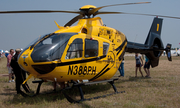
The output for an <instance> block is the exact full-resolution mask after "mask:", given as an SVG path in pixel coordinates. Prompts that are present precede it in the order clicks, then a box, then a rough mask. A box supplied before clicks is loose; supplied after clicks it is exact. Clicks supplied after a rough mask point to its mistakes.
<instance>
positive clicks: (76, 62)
mask: <svg viewBox="0 0 180 108" xmlns="http://www.w3.org/2000/svg"><path fill="white" fill-rule="evenodd" d="M105 57H106V55H103V56H100V57H96V58H91V59H85V60H77V61H70V62H64V63H57V66H66V65H72V64H79V63H86V62H92V61H97V60H100V59H103V58H105Z"/></svg>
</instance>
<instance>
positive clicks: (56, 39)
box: [0, 2, 180, 102]
mask: <svg viewBox="0 0 180 108" xmlns="http://www.w3.org/2000/svg"><path fill="white" fill-rule="evenodd" d="M143 3H150V2H138V3H125V4H115V5H107V6H102V7H95V6H93V5H85V6H83V7H81V8H80V9H79V10H80V11H51V10H32V11H31V10H30V11H0V14H7V13H51V12H62V13H75V14H78V15H77V16H76V17H74V18H73V19H72V20H70V21H69V22H68V23H67V24H65V25H64V26H59V25H58V24H57V23H56V22H55V23H56V25H57V27H58V28H59V30H57V31H55V32H53V33H50V34H47V35H44V36H39V37H38V38H37V39H36V40H35V41H33V42H32V43H30V44H29V45H28V46H27V47H26V48H25V49H24V50H23V51H22V52H21V54H20V55H19V57H18V64H19V65H20V67H21V68H22V69H23V70H25V71H27V72H28V73H29V76H28V78H27V79H26V80H25V81H24V83H25V82H26V81H27V80H29V79H30V78H31V77H35V78H39V79H41V81H35V82H37V83H39V86H38V88H37V93H36V94H38V93H39V90H40V86H41V84H42V83H43V82H44V81H52V82H58V83H73V84H74V86H78V88H79V90H80V95H81V100H84V97H83V92H82V89H81V87H80V86H81V85H88V84H94V83H101V82H109V83H110V84H111V85H112V86H113V88H114V90H115V92H116V93H117V90H116V88H115V85H114V84H113V83H114V81H115V80H117V79H111V78H112V77H113V76H114V74H115V73H116V72H117V70H118V67H119V66H120V64H121V62H122V60H123V57H124V54H125V52H135V53H141V54H145V55H146V56H147V57H148V58H149V59H150V61H151V66H152V67H156V66H158V62H159V57H160V56H161V54H162V52H163V51H164V50H165V51H166V52H167V53H168V59H169V60H170V61H171V55H170V48H171V44H168V45H167V46H166V48H164V46H163V43H162V41H161V37H160V35H161V28H162V19H161V18H158V17H155V18H154V21H153V23H152V26H151V29H150V31H149V33H148V36H147V39H146V41H145V43H144V44H139V43H134V42H129V41H127V39H126V36H125V35H124V34H123V33H122V32H120V31H118V30H116V29H114V28H110V27H107V26H105V25H104V24H103V21H102V19H101V18H100V17H95V16H96V15H99V14H135V15H147V16H157V15H151V14H138V13H124V12H100V11H99V10H100V9H102V8H105V7H110V6H118V5H130V4H143ZM158 16H160V17H167V18H176V19H180V18H179V17H171V16H162V15H158ZM76 21H78V23H77V25H75V26H71V25H72V24H74V23H75V22H76ZM85 82H86V83H85ZM64 90H65V89H64ZM65 97H66V98H67V99H68V100H69V101H70V102H76V101H74V100H72V99H71V98H70V97H68V96H67V95H66V94H65Z"/></svg>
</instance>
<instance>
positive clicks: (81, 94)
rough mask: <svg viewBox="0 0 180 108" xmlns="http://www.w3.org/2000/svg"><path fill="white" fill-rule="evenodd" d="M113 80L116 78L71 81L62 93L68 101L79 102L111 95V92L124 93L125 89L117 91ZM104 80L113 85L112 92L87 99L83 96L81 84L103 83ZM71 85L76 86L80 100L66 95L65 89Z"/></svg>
mask: <svg viewBox="0 0 180 108" xmlns="http://www.w3.org/2000/svg"><path fill="white" fill-rule="evenodd" d="M115 80H118V78H115V79H110V80H103V81H95V82H88V83H77V82H74V81H72V83H73V86H72V87H69V88H65V89H63V90H62V93H63V94H64V96H65V97H66V99H67V100H68V101H69V102H70V103H79V102H81V101H86V100H91V99H98V98H101V97H106V96H110V95H113V94H118V93H124V92H125V91H121V92H118V91H117V89H116V86H115V85H114V81H115ZM104 82H108V83H110V84H111V85H112V86H113V89H114V93H111V94H106V95H103V96H97V97H93V98H88V99H85V98H84V94H83V91H82V88H81V86H84V85H91V84H98V83H104ZM73 87H78V89H79V93H80V97H81V99H80V100H74V99H72V98H71V97H70V96H68V95H67V94H66V93H65V91H66V90H68V89H71V88H73Z"/></svg>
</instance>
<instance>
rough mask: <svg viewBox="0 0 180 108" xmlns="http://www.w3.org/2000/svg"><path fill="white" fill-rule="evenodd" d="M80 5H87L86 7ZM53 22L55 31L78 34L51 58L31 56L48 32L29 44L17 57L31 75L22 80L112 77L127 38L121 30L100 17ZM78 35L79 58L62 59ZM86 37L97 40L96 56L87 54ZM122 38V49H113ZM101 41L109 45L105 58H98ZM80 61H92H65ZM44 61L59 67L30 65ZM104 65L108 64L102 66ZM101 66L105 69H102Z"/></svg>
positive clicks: (43, 63)
mask: <svg viewBox="0 0 180 108" xmlns="http://www.w3.org/2000/svg"><path fill="white" fill-rule="evenodd" d="M82 8H86V6H84V7H82ZM55 23H56V22H55ZM56 25H57V26H58V28H59V30H57V31H55V32H54V33H77V34H76V35H74V36H72V37H71V38H70V39H69V41H68V43H67V45H66V47H65V49H64V52H63V54H62V56H61V58H59V59H57V60H54V61H48V62H33V60H32V58H31V54H32V52H33V50H34V47H36V45H38V43H39V42H40V41H41V40H43V39H45V38H48V36H49V35H48V36H46V37H44V38H43V39H41V40H39V41H38V42H37V43H35V44H34V47H32V49H30V47H29V48H28V49H26V50H25V51H24V52H23V53H22V54H21V56H20V57H19V60H18V63H19V65H20V66H21V67H22V68H23V69H25V70H26V71H28V72H29V73H31V74H30V76H29V77H28V78H27V79H26V80H25V82H26V81H27V80H28V79H29V78H31V77H32V75H33V76H35V77H36V78H40V79H43V80H46V81H49V80H51V81H55V80H54V79H55V78H56V81H57V82H68V81H71V80H75V81H77V80H79V81H82V80H90V79H92V78H93V77H95V76H96V77H97V78H94V80H92V81H97V80H105V79H110V78H112V77H113V76H114V74H115V73H116V72H117V69H118V67H119V65H120V63H121V60H119V56H120V55H121V54H122V53H123V51H124V50H125V47H126V45H127V42H126V41H125V40H126V37H125V35H124V34H123V33H122V32H120V31H117V30H116V29H113V28H110V27H106V26H103V21H102V20H101V18H100V17H95V18H88V19H80V20H79V22H78V23H77V25H76V26H71V27H65V28H66V29H63V27H62V29H61V26H59V25H58V24H57V23H56ZM158 27H159V25H158ZM83 28H84V29H86V30H87V32H86V33H84V32H83V31H82V30H84V29H83ZM157 31H158V28H157ZM77 38H79V39H82V40H83V45H82V46H83V50H82V57H79V58H72V59H65V58H66V55H67V51H68V49H69V46H70V45H71V43H72V42H73V41H74V40H75V39H77ZM85 39H92V40H94V41H97V42H98V55H97V56H94V57H86V55H85ZM124 41H125V44H124V46H123V47H122V50H121V51H119V50H116V49H117V48H118V47H119V46H120V45H121V44H122V43H123V42H124ZM103 43H107V44H109V49H108V51H107V54H106V56H105V57H104V58H102V59H98V57H102V56H103V54H104V51H103ZM94 59H95V60H94ZM83 60H86V61H88V60H92V61H88V62H82V63H77V64H68V63H71V62H78V61H83ZM24 62H26V63H27V64H28V65H27V66H26V65H25V63H24ZM63 63H64V64H65V63H67V64H68V65H62V66H61V64H63ZM46 64H59V66H56V67H55V69H54V70H52V71H51V72H49V73H47V74H40V73H38V72H37V71H36V70H35V69H34V68H33V67H32V65H46ZM105 66H107V67H106V68H105ZM103 68H105V69H104V70H103ZM82 69H83V71H82ZM101 71H103V72H104V73H103V72H102V73H101V74H100V72H101ZM98 74H99V76H98ZM25 82H23V83H25Z"/></svg>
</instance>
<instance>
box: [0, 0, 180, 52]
mask: <svg viewBox="0 0 180 108" xmlns="http://www.w3.org/2000/svg"><path fill="white" fill-rule="evenodd" d="M146 1H148V0H146ZM134 2H145V0H88V1H87V0H1V1H0V11H11V10H78V9H79V8H80V7H82V6H84V5H88V4H89V5H94V6H96V7H99V6H104V5H111V4H121V3H134ZM149 2H151V3H149V4H137V5H125V6H114V7H107V8H103V9H102V11H118V12H129V13H147V14H159V15H169V16H177V17H180V12H179V11H180V6H179V5H180V1H179V0H176V1H175V0H174V1H170V0H149ZM74 16H76V14H69V13H42V14H32V13H31V14H0V49H3V50H9V49H11V48H13V49H16V48H24V47H26V46H27V45H28V44H29V43H30V42H31V41H33V40H34V39H36V38H37V37H39V35H44V34H47V33H51V32H54V31H56V30H57V29H58V28H57V27H56V25H55V23H54V21H56V22H57V23H58V24H59V25H61V26H63V25H64V24H66V22H68V21H69V20H70V19H72V18H73V17H74ZM98 16H99V17H101V18H102V20H103V22H104V24H106V25H107V26H109V27H112V28H115V29H117V30H119V31H121V32H123V33H124V34H125V35H126V37H127V39H128V40H129V41H135V42H138V43H144V42H145V39H146V36H147V34H148V31H149V29H150V26H151V23H152V21H153V17H152V16H137V15H123V14H121V15H120V14H114V15H110V14H109V15H108V14H107V15H98ZM163 19H164V20H163V27H162V33H161V38H162V41H163V43H164V47H165V46H166V44H167V43H171V44H172V47H180V45H179V43H180V39H179V37H180V19H169V18H163Z"/></svg>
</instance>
